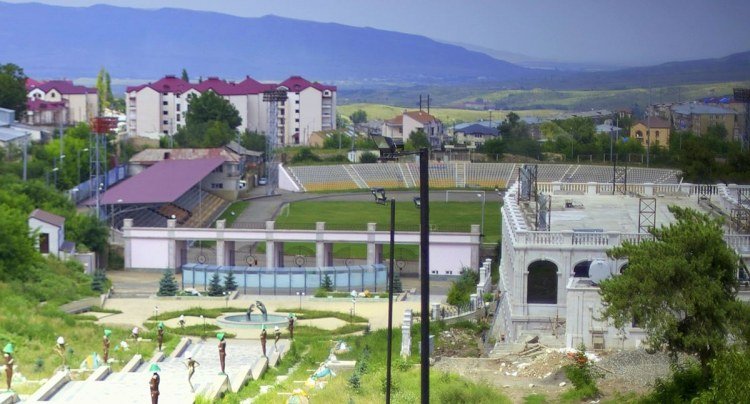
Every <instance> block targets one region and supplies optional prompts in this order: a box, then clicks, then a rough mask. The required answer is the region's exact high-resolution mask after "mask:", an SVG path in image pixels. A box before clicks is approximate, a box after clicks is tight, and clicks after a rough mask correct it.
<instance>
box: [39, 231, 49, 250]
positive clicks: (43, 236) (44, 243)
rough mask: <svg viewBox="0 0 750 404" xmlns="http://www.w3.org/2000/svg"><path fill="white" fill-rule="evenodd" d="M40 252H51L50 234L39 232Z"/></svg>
mask: <svg viewBox="0 0 750 404" xmlns="http://www.w3.org/2000/svg"><path fill="white" fill-rule="evenodd" d="M39 252H40V253H42V254H49V234H47V233H40V234H39Z"/></svg>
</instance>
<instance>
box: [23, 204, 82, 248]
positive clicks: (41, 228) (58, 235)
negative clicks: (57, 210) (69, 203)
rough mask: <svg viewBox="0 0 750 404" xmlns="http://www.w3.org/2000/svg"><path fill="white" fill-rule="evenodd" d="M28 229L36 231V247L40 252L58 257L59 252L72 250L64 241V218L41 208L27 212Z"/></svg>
mask: <svg viewBox="0 0 750 404" xmlns="http://www.w3.org/2000/svg"><path fill="white" fill-rule="evenodd" d="M29 230H31V231H36V232H38V239H37V240H38V241H37V248H38V249H39V252H40V253H42V254H52V255H54V256H57V257H60V253H61V252H68V253H70V252H72V251H66V249H67V250H72V247H71V246H70V244H71V243H66V242H65V218H64V217H62V216H58V215H56V214H54V213H50V212H47V211H45V210H41V209H34V211H33V212H31V214H29Z"/></svg>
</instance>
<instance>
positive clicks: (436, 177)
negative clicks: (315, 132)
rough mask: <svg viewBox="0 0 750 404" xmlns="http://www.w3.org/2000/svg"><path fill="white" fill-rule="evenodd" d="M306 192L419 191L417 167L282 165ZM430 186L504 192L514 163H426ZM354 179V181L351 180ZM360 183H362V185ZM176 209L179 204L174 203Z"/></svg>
mask: <svg viewBox="0 0 750 404" xmlns="http://www.w3.org/2000/svg"><path fill="white" fill-rule="evenodd" d="M285 169H286V170H288V171H289V172H290V174H291V177H292V178H294V179H296V180H297V181H298V182H299V184H298V185H299V186H300V188H301V189H303V190H306V191H332V190H340V191H344V190H353V189H364V188H418V187H419V165H418V164H417V163H395V162H394V163H373V164H346V165H331V166H295V167H285ZM429 175H430V187H432V188H457V187H459V185H458V184H465V186H466V187H475V186H480V187H484V188H495V187H499V188H506V187H507V186H508V185H509V184H510V183H513V182H514V181H516V179H517V176H518V165H517V164H513V163H467V162H460V163H438V162H434V163H430V167H429ZM612 175H613V172H612V167H611V166H596V165H579V164H538V174H537V176H538V177H537V179H538V181H539V182H557V181H560V182H568V183H586V182H601V183H610V182H612ZM679 176H680V173H679V171H676V170H669V169H660V168H641V167H635V168H633V167H630V168H628V182H629V183H633V184H640V183H645V182H651V183H654V184H677V183H679ZM353 177H356V179H355V178H353ZM363 181H364V184H363ZM177 205H179V206H182V205H180V203H179V201H178V203H177Z"/></svg>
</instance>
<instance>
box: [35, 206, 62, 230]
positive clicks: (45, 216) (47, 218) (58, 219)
mask: <svg viewBox="0 0 750 404" xmlns="http://www.w3.org/2000/svg"><path fill="white" fill-rule="evenodd" d="M29 218H34V219H37V220H41V221H42V222H45V223H49V224H51V225H53V226H57V227H63V225H65V218H64V217H62V216H58V215H56V214H54V213H50V212H47V211H46V210H41V209H34V210H33V211H32V212H31V213H30V214H29Z"/></svg>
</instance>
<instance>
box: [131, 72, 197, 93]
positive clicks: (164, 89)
mask: <svg viewBox="0 0 750 404" xmlns="http://www.w3.org/2000/svg"><path fill="white" fill-rule="evenodd" d="M146 87H150V88H152V89H154V90H156V91H158V92H160V93H180V94H181V93H184V92H186V91H188V90H190V89H191V88H193V86H192V85H191V84H190V83H188V82H187V81H185V80H183V79H181V78H178V77H177V76H172V75H167V76H164V77H163V78H161V79H159V80H157V81H155V82H153V83H148V84H144V85H140V86H133V87H127V88H126V89H125V91H126V92H128V93H129V92H131V91H140V90H142V89H144V88H146Z"/></svg>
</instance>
